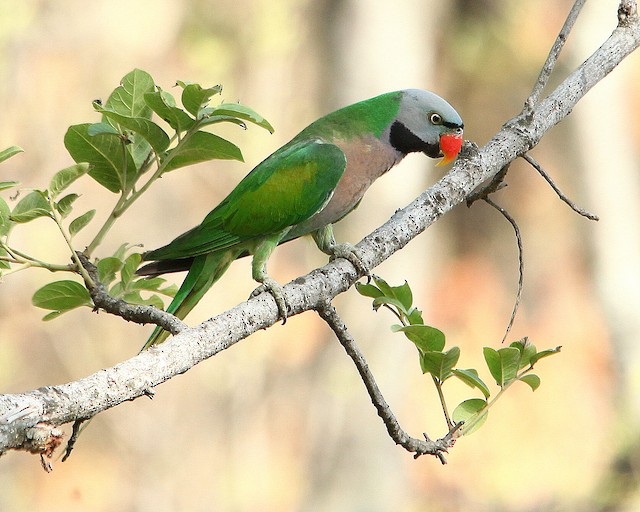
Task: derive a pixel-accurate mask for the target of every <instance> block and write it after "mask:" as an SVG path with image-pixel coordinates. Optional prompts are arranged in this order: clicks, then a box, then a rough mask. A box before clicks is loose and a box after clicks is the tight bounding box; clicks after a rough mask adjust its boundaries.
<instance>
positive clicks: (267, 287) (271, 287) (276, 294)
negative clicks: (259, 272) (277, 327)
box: [249, 277, 289, 325]
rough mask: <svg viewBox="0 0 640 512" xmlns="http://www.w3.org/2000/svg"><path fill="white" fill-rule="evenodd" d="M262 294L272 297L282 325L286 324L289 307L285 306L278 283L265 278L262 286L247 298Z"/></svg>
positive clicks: (284, 298) (282, 290)
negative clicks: (265, 293)
mask: <svg viewBox="0 0 640 512" xmlns="http://www.w3.org/2000/svg"><path fill="white" fill-rule="evenodd" d="M264 292H269V293H270V294H271V295H272V296H273V298H274V300H275V301H276V304H277V306H278V313H279V314H280V318H282V325H284V324H286V323H287V317H288V315H289V306H288V304H287V299H286V295H285V293H284V289H283V288H282V286H281V285H280V283H278V281H276V280H275V279H271V278H270V277H267V278H266V279H264V281H262V284H261V285H260V286H258V287H257V288H256V289H255V290H253V291H252V292H251V295H249V298H251V297H257V296H258V295H260V294H261V293H264Z"/></svg>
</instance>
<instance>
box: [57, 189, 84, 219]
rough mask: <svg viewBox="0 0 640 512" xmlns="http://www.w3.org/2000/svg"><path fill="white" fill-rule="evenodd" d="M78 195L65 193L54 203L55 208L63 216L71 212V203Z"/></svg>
mask: <svg viewBox="0 0 640 512" xmlns="http://www.w3.org/2000/svg"><path fill="white" fill-rule="evenodd" d="M79 197H80V196H79V195H78V194H67V195H66V196H64V197H63V198H61V199H60V200H59V201H58V202H57V203H56V210H58V213H60V215H62V218H65V217H66V216H67V215H69V214H70V213H71V205H72V204H73V202H74V201H75V200H76V199H78V198H79Z"/></svg>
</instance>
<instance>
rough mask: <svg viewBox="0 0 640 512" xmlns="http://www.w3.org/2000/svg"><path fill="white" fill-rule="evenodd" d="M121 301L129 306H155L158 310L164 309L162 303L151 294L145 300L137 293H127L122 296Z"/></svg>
mask: <svg viewBox="0 0 640 512" xmlns="http://www.w3.org/2000/svg"><path fill="white" fill-rule="evenodd" d="M122 299H123V300H124V301H126V302H128V303H129V304H141V305H143V306H155V307H156V308H158V309H163V308H164V302H162V299H161V298H160V297H158V296H157V295H155V294H153V295H151V296H150V297H149V298H147V299H145V298H143V297H142V295H140V292H139V291H131V292H127V293H125V294H124V295H123V296H122Z"/></svg>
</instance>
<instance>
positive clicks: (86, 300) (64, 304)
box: [31, 280, 92, 311]
mask: <svg viewBox="0 0 640 512" xmlns="http://www.w3.org/2000/svg"><path fill="white" fill-rule="evenodd" d="M31 302H32V303H33V305H34V306H36V307H38V308H43V309H51V310H54V311H69V310H70V309H75V308H78V307H80V306H91V305H92V303H91V296H90V295H89V292H88V291H87V289H86V288H85V287H84V286H82V285H81V284H80V283H78V282H76V281H68V280H65V281H54V282H53V283H49V284H46V285H44V286H43V287H42V288H40V289H39V290H37V291H36V292H35V293H34V294H33V298H32V299H31Z"/></svg>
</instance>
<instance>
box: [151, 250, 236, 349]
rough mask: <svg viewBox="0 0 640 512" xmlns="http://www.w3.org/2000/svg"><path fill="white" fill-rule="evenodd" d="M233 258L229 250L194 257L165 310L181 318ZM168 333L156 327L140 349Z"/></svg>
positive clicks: (166, 336)
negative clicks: (185, 275)
mask: <svg viewBox="0 0 640 512" xmlns="http://www.w3.org/2000/svg"><path fill="white" fill-rule="evenodd" d="M235 259H236V255H235V254H232V253H231V252H230V251H224V252H219V253H210V254H206V255H204V256H198V257H196V258H195V259H194V260H193V263H192V264H191V268H190V269H189V273H188V274H187V277H185V279H184V281H183V282H182V285H180V289H179V290H178V292H177V293H176V295H175V297H174V298H173V300H172V301H171V304H169V307H167V310H166V311H167V312H168V313H171V314H173V315H175V316H177V317H178V318H179V319H181V320H182V319H183V318H184V317H185V316H187V314H188V313H189V312H190V311H191V310H192V309H193V308H194V307H195V306H196V304H197V303H198V302H199V301H200V299H201V298H202V297H203V296H204V294H205V293H207V291H208V290H209V288H211V287H212V286H213V284H214V283H215V282H216V281H217V280H218V279H220V277H221V276H222V274H224V273H225V271H226V270H227V268H229V265H230V264H231V262H232V261H233V260H235ZM169 334H170V333H169V332H168V331H165V330H164V329H163V328H162V327H159V326H158V327H156V328H155V330H154V331H153V333H151V336H150V337H149V339H148V340H147V342H146V343H145V345H144V347H142V350H146V349H148V348H149V347H152V346H153V345H157V344H158V343H162V342H163V341H164V340H166V339H167V338H168V337H169ZM142 350H141V351H142Z"/></svg>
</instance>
